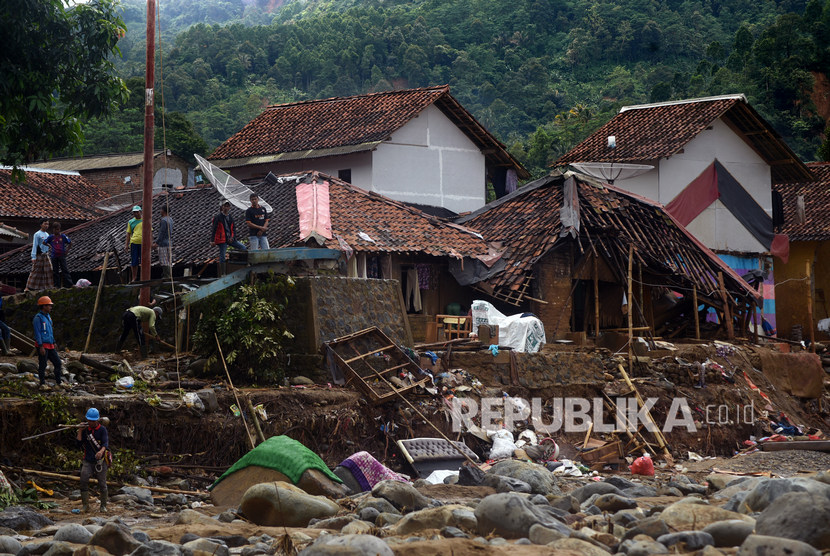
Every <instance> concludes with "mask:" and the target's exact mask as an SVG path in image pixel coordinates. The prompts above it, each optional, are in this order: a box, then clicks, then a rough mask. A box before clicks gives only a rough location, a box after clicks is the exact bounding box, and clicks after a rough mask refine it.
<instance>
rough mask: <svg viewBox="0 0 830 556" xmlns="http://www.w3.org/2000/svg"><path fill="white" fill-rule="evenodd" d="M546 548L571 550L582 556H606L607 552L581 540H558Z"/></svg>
mask: <svg viewBox="0 0 830 556" xmlns="http://www.w3.org/2000/svg"><path fill="white" fill-rule="evenodd" d="M548 546H550V547H552V548H555V549H556V550H573V551H574V552H576V553H577V554H581V555H582V556H608V554H609V552H608V551H607V550H603V549H601V548H600V547H598V546H596V545H593V544H591V543H589V542H588V541H583V540H581V539H559V540H556V541H553V542H552V543H549V544H548Z"/></svg>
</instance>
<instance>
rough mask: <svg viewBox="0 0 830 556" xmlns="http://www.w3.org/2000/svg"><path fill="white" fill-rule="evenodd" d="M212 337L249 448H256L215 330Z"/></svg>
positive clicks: (254, 417)
mask: <svg viewBox="0 0 830 556" xmlns="http://www.w3.org/2000/svg"><path fill="white" fill-rule="evenodd" d="M213 337H214V338H216V347H217V348H219V358H220V359H221V360H222V366H223V367H225V376H227V377H228V384H229V385H230V387H231V392H233V397H234V398H236V407H238V408H239V415H240V417H242V424H243V425H245V432H246V433H247V434H248V441H249V442H250V443H251V449H254V448H256V442H254V436H253V435H252V434H251V430H250V429H249V428H248V422H247V421H246V420H245V414H244V413H243V412H242V411H243V409H242V407H243V406H242V404H241V403H239V396H238V395H237V394H236V388H234V386H233V381H232V380H231V373H229V372H228V364H227V363H226V362H225V356H224V355H223V354H222V345H221V344H220V343H219V336H217V335H216V332H214V333H213ZM251 417H252V418H253V419H256V415H251Z"/></svg>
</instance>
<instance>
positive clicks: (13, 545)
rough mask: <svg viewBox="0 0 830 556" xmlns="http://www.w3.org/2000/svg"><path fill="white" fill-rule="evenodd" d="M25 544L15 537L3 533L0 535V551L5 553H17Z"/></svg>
mask: <svg viewBox="0 0 830 556" xmlns="http://www.w3.org/2000/svg"><path fill="white" fill-rule="evenodd" d="M21 548H23V545H22V544H21V543H20V541H19V540H17V539H16V538H14V537H10V536H8V535H3V536H2V537H0V553H3V554H17V553H18V552H20V549H21Z"/></svg>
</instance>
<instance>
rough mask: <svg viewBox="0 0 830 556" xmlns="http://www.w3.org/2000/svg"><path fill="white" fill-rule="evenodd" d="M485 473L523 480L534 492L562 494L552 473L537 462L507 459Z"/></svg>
mask: <svg viewBox="0 0 830 556" xmlns="http://www.w3.org/2000/svg"><path fill="white" fill-rule="evenodd" d="M487 473H488V474H490V473H492V474H494V475H501V476H503V477H512V478H514V479H518V480H520V481H523V482H525V483H527V484H529V485H530V489H531V492H533V493H534V494H555V495H561V494H562V491H561V490H559V486H557V484H556V478H555V477H554V476H553V474H552V473H551V472H550V471H548V470H547V468H545V467H544V466H542V465H539V464H537V463H529V462H526V461H521V460H510V459H508V460H504V461H500V462H498V463H497V464H495V465H494V466H493V467H491V468H490V469H489V470H488V471H487Z"/></svg>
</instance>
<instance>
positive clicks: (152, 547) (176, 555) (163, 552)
mask: <svg viewBox="0 0 830 556" xmlns="http://www.w3.org/2000/svg"><path fill="white" fill-rule="evenodd" d="M181 554H182V551H181V550H179V545H177V544H173V543H172V542H168V541H161V540H159V541H150V542H148V543H145V544H143V545H141V546H139V547H138V548H136V549H135V550H133V551H132V553H130V556H181Z"/></svg>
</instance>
